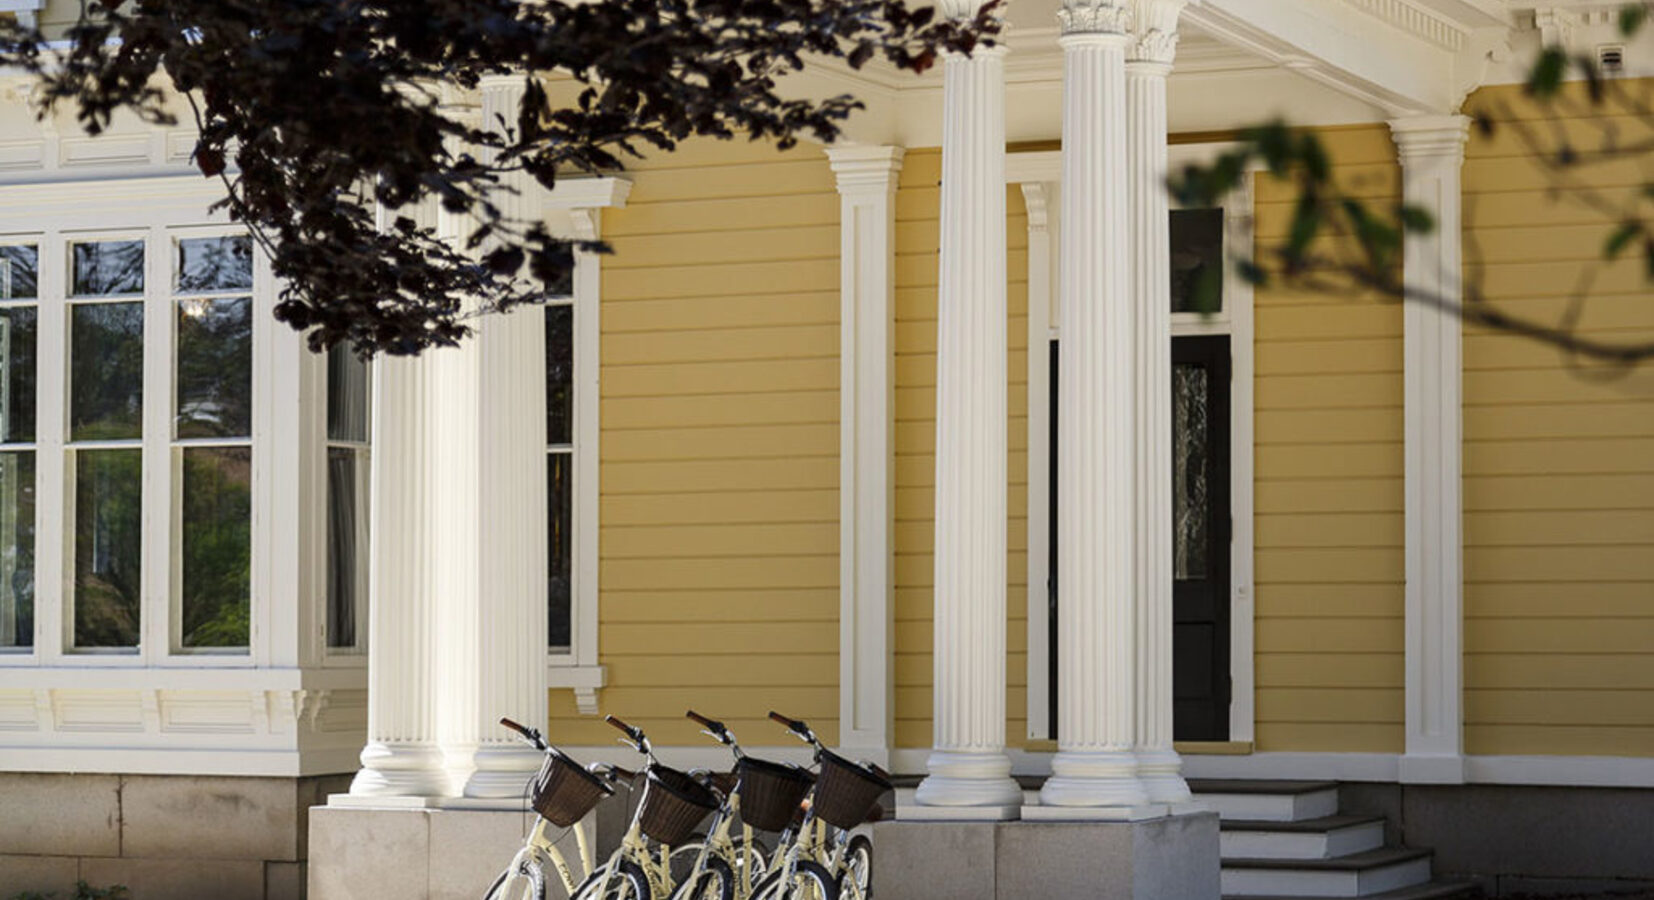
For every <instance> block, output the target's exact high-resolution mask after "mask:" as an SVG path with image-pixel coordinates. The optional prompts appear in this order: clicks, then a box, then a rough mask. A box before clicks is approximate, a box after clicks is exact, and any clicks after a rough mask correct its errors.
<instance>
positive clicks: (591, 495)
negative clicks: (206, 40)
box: [536, 178, 632, 715]
mask: <svg viewBox="0 0 1654 900" xmlns="http://www.w3.org/2000/svg"><path fill="white" fill-rule="evenodd" d="M631 188H632V184H631V182H629V181H626V180H624V179H619V178H573V179H565V180H563V181H559V182H558V183H557V187H556V188H555V189H553V190H552V192H551V193H550V194H549V195H548V196H547V198H546V202H545V209H546V211H547V215H546V219H547V224H548V226H549V227H550V228H551V231H552V233H553V234H559V235H562V236H565V237H570V238H575V239H577V240H588V241H590V240H597V239H598V238H599V237H600V236H601V234H602V211H603V209H604V208H606V207H619V206H625V205H626V197H627V195H628V194H629V193H630V192H631ZM602 272H603V269H602V257H601V256H600V255H598V254H596V253H589V252H585V251H581V250H576V251H575V253H574V283H573V288H572V291H571V295H572V296H571V298H570V299H569V300H568V301H567V305H570V306H572V307H573V308H574V332H573V337H574V384H573V391H574V434H573V439H574V440H573V449H572V453H573V455H574V467H573V473H572V475H573V479H574V496H573V498H572V501H571V510H570V512H571V517H572V525H573V529H574V533H573V534H572V535H571V539H570V542H569V543H570V547H569V549H570V553H571V555H572V556H573V561H572V566H571V572H570V576H571V577H570V582H571V583H570V588H569V591H570V596H569V643H570V646H569V649H568V651H567V652H558V653H554V652H552V651H551V648H549V647H548V648H547V649H546V684H547V686H548V687H550V688H552V689H560V688H566V689H572V690H573V691H574V696H575V705H576V707H577V709H578V710H579V711H580V712H581V713H583V714H586V715H592V714H595V713H596V712H597V690H598V689H599V688H601V687H603V685H604V684H605V683H606V680H607V673H606V670H605V668H604V667H603V666H602V665H601V664H600V663H599V660H600V658H601V657H600V656H599V653H598V640H597V635H598V628H597V625H598V597H599V591H598V553H597V548H598V526H599V522H598V515H599V503H598V496H599V491H598V479H599V477H600V472H599V469H600V461H599V459H598V448H599V435H600V433H601V428H602V425H601V419H600V406H601V403H600V399H601V398H600V394H599V390H598V385H599V381H600V372H601V359H600V348H601V340H602V334H603V329H602V320H601V312H602V310H601V306H602V303H601V299H602V287H603V279H602ZM536 314H537V316H538V317H539V321H538V323H537V326H536V327H538V328H539V329H540V333H542V334H544V333H545V322H544V317H545V311H544V309H543V308H542V309H539V310H537V311H536ZM542 377H543V376H542ZM544 443H545V444H546V446H548V447H549V446H550V445H549V442H544ZM546 515H547V518H548V519H549V517H550V510H549V509H548V510H546ZM549 550H550V547H549V546H542V547H541V550H540V552H541V554H542V566H541V569H542V571H545V570H546V568H547V567H548V566H549V564H550V560H549Z"/></svg>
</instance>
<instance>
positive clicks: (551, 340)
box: [546, 306, 574, 445]
mask: <svg viewBox="0 0 1654 900" xmlns="http://www.w3.org/2000/svg"><path fill="white" fill-rule="evenodd" d="M573 440H574V307H572V306H548V307H546V443H548V444H554V445H556V444H569V443H571V442H572V441H573Z"/></svg>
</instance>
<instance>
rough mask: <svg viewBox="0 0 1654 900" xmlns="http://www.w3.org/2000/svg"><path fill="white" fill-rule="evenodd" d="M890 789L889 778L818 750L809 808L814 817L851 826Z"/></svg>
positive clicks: (835, 823)
mask: <svg viewBox="0 0 1654 900" xmlns="http://www.w3.org/2000/svg"><path fill="white" fill-rule="evenodd" d="M888 790H890V782H888V781H885V780H884V779H883V778H880V777H879V776H877V775H875V774H873V773H872V772H870V771H868V770H867V769H866V768H864V767H862V766H860V765H857V764H856V763H853V762H851V761H850V760H848V759H845V758H844V757H842V756H839V755H838V754H836V753H833V752H830V751H827V750H823V751H821V774H820V775H819V776H817V778H816V793H815V800H814V801H813V804H812V807H811V808H812V809H814V810H815V814H816V816H817V817H819V818H821V819H823V820H825V821H826V822H827V823H828V824H830V825H836V826H838V827H839V828H854V827H856V826H857V825H860V824H861V823H862V821H863V820H865V819H866V818H867V814H868V813H870V812H872V811H873V804H875V803H877V802H879V797H881V796H883V795H884V792H885V791H888Z"/></svg>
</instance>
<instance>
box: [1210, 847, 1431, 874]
mask: <svg viewBox="0 0 1654 900" xmlns="http://www.w3.org/2000/svg"><path fill="white" fill-rule="evenodd" d="M1429 856H1430V851H1429V850H1417V849H1414V848H1412V847H1380V848H1378V849H1377V850H1363V851H1361V852H1360V853H1351V854H1349V855H1348V856H1338V857H1334V858H1332V859H1255V858H1251V857H1246V858H1240V859H1225V860H1224V861H1223V867H1224V868H1225V869H1294V870H1311V869H1313V870H1315V871H1318V872H1350V871H1356V870H1359V869H1370V868H1374V867H1375V866H1388V865H1394V864H1396V863H1403V862H1411V861H1412V860H1415V859H1423V858H1427V857H1429Z"/></svg>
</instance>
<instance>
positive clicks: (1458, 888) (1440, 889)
mask: <svg viewBox="0 0 1654 900" xmlns="http://www.w3.org/2000/svg"><path fill="white" fill-rule="evenodd" d="M1475 890H1476V885H1474V884H1472V883H1470V882H1466V881H1428V882H1425V883H1424V884H1415V885H1413V886H1411V887H1404V888H1397V889H1396V890H1393V891H1385V892H1384V893H1382V894H1369V895H1368V896H1365V897H1362V898H1360V900H1448V898H1457V897H1471V896H1475V895H1476V893H1475ZM1224 900H1345V898H1334V897H1327V898H1317V897H1262V896H1254V895H1251V894H1243V895H1228V894H1226V895H1224Z"/></svg>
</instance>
